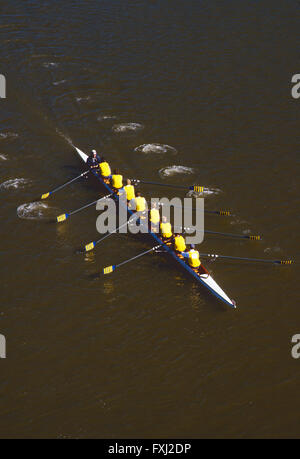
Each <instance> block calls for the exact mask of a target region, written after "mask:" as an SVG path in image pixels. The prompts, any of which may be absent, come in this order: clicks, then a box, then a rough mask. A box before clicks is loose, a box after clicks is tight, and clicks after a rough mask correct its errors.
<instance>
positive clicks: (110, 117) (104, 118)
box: [97, 115, 117, 122]
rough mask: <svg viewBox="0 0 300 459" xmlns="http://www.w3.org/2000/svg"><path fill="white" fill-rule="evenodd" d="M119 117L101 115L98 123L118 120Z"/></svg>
mask: <svg viewBox="0 0 300 459" xmlns="http://www.w3.org/2000/svg"><path fill="white" fill-rule="evenodd" d="M116 119H117V117H116V116H115V115H99V116H98V118H97V121H100V122H101V121H107V120H116Z"/></svg>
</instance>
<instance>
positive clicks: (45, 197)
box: [41, 191, 51, 199]
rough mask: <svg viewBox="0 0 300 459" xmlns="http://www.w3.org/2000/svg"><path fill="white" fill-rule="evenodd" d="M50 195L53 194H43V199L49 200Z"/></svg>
mask: <svg viewBox="0 0 300 459" xmlns="http://www.w3.org/2000/svg"><path fill="white" fill-rule="evenodd" d="M50 194H51V191H49V192H48V193H44V194H42V196H41V199H47V198H49V196H50Z"/></svg>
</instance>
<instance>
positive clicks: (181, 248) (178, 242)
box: [173, 233, 186, 255]
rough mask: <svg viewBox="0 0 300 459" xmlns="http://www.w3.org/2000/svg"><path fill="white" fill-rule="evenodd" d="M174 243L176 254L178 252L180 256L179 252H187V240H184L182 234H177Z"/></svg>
mask: <svg viewBox="0 0 300 459" xmlns="http://www.w3.org/2000/svg"><path fill="white" fill-rule="evenodd" d="M173 242H174V250H175V252H177V254H178V255H179V252H185V251H186V244H185V239H184V237H183V235H182V234H180V233H175V234H174V239H173ZM180 255H181V254H180Z"/></svg>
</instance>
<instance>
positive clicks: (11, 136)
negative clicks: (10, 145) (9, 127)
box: [0, 132, 19, 139]
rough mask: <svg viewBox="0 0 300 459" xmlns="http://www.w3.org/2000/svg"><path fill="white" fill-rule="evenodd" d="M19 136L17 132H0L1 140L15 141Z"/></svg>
mask: <svg viewBox="0 0 300 459" xmlns="http://www.w3.org/2000/svg"><path fill="white" fill-rule="evenodd" d="M16 137H19V134H17V133H15V132H0V139H15V138H16Z"/></svg>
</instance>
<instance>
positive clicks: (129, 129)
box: [111, 123, 144, 134]
mask: <svg viewBox="0 0 300 459" xmlns="http://www.w3.org/2000/svg"><path fill="white" fill-rule="evenodd" d="M111 129H112V131H113V132H116V133H118V134H120V133H121V134H128V133H133V132H136V131H141V130H142V129H144V125H143V124H140V123H122V124H114V125H113V127H112V128H111Z"/></svg>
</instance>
